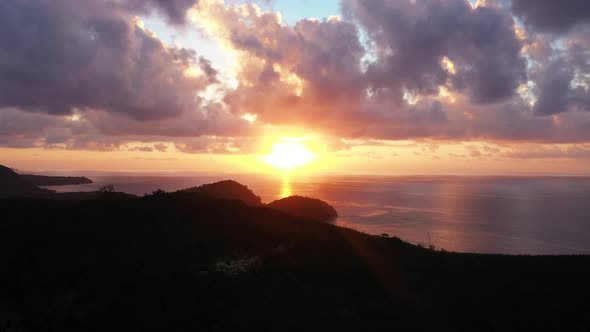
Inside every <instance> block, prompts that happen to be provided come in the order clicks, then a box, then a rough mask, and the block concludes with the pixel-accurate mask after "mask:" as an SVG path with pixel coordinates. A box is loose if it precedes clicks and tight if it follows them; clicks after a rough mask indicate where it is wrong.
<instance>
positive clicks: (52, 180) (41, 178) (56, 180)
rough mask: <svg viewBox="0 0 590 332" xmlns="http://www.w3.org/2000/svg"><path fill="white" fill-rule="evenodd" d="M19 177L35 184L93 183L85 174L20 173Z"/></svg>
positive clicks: (67, 184)
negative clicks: (50, 174) (47, 174)
mask: <svg viewBox="0 0 590 332" xmlns="http://www.w3.org/2000/svg"><path fill="white" fill-rule="evenodd" d="M20 176H21V178H23V179H24V180H26V181H28V182H29V183H31V184H33V185H35V186H69V185H79V184H88V183H93V182H92V180H90V179H89V178H87V177H85V176H46V175H31V174H21V175H20Z"/></svg>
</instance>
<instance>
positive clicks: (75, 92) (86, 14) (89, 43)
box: [0, 0, 215, 120]
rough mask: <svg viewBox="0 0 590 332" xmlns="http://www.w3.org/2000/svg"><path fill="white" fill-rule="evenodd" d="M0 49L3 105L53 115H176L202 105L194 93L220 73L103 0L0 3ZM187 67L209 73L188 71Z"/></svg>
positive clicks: (137, 116) (144, 116)
mask: <svg viewBox="0 0 590 332" xmlns="http://www.w3.org/2000/svg"><path fill="white" fill-rule="evenodd" d="M0 49H2V53H1V54H0V87H1V88H0V107H19V108H22V109H24V110H28V111H39V112H47V113H51V114H67V113H70V112H71V111H72V109H74V108H78V109H87V108H91V109H101V110H105V111H107V112H114V113H123V114H126V115H128V116H130V117H133V118H136V119H139V120H149V119H161V118H167V117H173V116H177V115H179V114H181V113H183V112H186V111H187V110H190V109H197V108H198V99H197V98H196V97H195V95H196V92H197V91H199V90H201V89H203V88H205V87H206V85H207V84H208V83H209V82H211V81H212V80H214V78H213V77H212V76H211V75H215V72H214V70H212V68H211V67H210V65H209V63H208V62H207V61H206V60H204V59H200V58H198V57H197V56H196V54H195V52H194V51H193V50H189V49H183V48H167V47H166V46H165V45H164V44H163V43H162V42H161V41H160V40H159V39H157V38H156V37H154V36H153V35H152V34H151V33H150V32H149V31H145V30H143V29H141V28H139V27H138V26H136V25H135V23H134V18H133V16H131V15H130V14H129V13H127V12H126V11H124V10H120V9H119V7H118V6H113V5H109V4H107V3H105V2H104V1H74V0H54V1H49V0H19V1H12V0H10V1H1V2H0ZM188 66H200V67H201V68H202V69H203V71H204V72H205V73H206V75H204V76H205V77H187V76H186V75H185V74H184V72H185V69H186V68H187V67H188Z"/></svg>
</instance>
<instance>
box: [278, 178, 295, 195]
mask: <svg viewBox="0 0 590 332" xmlns="http://www.w3.org/2000/svg"><path fill="white" fill-rule="evenodd" d="M292 195H293V193H292V189H291V177H290V176H289V174H284V175H283V182H282V184H281V198H285V197H289V196H292Z"/></svg>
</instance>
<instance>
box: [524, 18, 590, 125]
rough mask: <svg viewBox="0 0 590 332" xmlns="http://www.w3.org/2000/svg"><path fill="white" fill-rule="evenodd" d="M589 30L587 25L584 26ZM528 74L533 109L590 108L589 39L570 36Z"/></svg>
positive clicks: (546, 112) (543, 111) (540, 111)
mask: <svg viewBox="0 0 590 332" xmlns="http://www.w3.org/2000/svg"><path fill="white" fill-rule="evenodd" d="M586 33H590V29H586ZM554 53H555V54H553V56H552V57H551V60H549V61H546V62H544V63H543V65H542V66H540V68H539V69H538V70H537V71H536V72H534V73H533V74H532V75H531V76H532V77H533V79H534V82H535V83H536V94H537V96H538V100H537V102H536V104H535V106H534V111H535V113H536V114H538V115H552V114H557V113H562V112H567V111H590V89H589V87H588V85H589V84H590V39H587V40H586V41H585V42H584V40H579V39H577V38H576V37H575V36H571V38H569V39H568V40H567V44H566V45H565V46H563V47H562V49H560V50H559V51H556V52H554Z"/></svg>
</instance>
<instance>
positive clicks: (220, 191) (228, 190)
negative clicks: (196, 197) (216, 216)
mask: <svg viewBox="0 0 590 332" xmlns="http://www.w3.org/2000/svg"><path fill="white" fill-rule="evenodd" d="M178 192H179V193H196V194H200V195H203V196H208V197H212V198H224V199H235V200H239V201H242V202H244V203H246V204H248V205H253V206H258V205H261V204H262V201H261V200H260V197H258V196H256V194H254V192H253V191H252V190H250V189H248V187H247V186H244V185H242V184H240V183H238V182H236V181H233V180H225V181H220V182H216V183H211V184H204V185H202V186H198V187H193V188H188V189H183V190H179V191H178Z"/></svg>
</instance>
